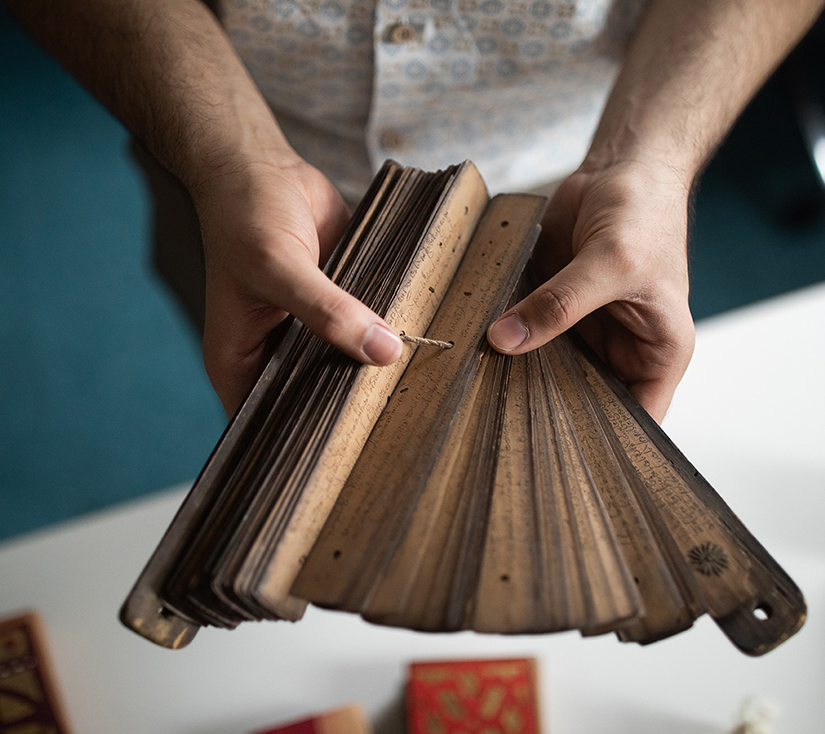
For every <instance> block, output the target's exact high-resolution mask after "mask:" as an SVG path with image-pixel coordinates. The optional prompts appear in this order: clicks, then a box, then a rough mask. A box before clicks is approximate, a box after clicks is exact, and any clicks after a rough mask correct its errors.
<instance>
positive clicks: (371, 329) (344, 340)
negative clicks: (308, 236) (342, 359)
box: [278, 260, 403, 365]
mask: <svg viewBox="0 0 825 734" xmlns="http://www.w3.org/2000/svg"><path fill="white" fill-rule="evenodd" d="M279 296H280V298H279V299H278V303H279V305H281V307H282V308H284V309H285V310H286V311H289V313H291V314H293V315H294V316H295V317H296V318H298V319H299V320H300V321H301V322H302V323H304V324H305V325H306V326H307V327H308V328H309V329H310V330H311V331H312V332H313V333H314V334H315V335H316V336H318V337H320V338H321V339H323V340H324V341H327V342H329V343H330V344H332V345H334V346H336V347H338V349H340V350H341V351H342V352H344V353H345V354H348V355H349V356H350V357H352V358H354V359H357V360H358V361H359V362H364V363H365V364H372V365H387V364H391V363H392V362H395V361H396V360H397V359H398V358H399V357H400V356H401V353H402V351H403V344H402V342H401V339H400V338H399V336H398V335H397V334H396V333H395V332H393V331H392V330H391V329H390V327H389V326H388V325H387V323H386V322H385V321H384V320H383V319H382V318H381V317H380V316H378V315H377V314H375V313H374V312H373V311H371V310H370V309H369V308H367V306H365V305H364V304H363V303H361V301H359V300H358V299H357V298H355V297H354V296H352V295H350V294H349V293H347V292H346V291H344V290H342V289H341V288H339V287H338V286H337V285H335V284H334V283H333V282H332V281H331V280H330V279H329V278H328V277H327V276H326V275H324V273H323V272H322V271H321V270H320V269H319V268H318V267H317V266H316V265H315V264H314V263H311V262H310V261H309V260H307V261H305V263H304V264H303V265H302V266H301V267H297V268H294V269H293V270H292V272H291V273H290V277H289V279H288V281H287V282H286V283H285V284H284V288H283V290H281V293H280V294H279Z"/></svg>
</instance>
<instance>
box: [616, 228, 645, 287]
mask: <svg viewBox="0 0 825 734" xmlns="http://www.w3.org/2000/svg"><path fill="white" fill-rule="evenodd" d="M607 258H608V260H607V265H608V267H609V268H610V271H611V273H612V274H613V275H617V276H619V277H620V278H622V279H631V280H632V279H635V278H638V277H639V276H641V275H642V274H643V273H644V270H645V258H644V255H643V253H642V252H641V250H640V248H639V247H638V245H636V244H635V243H634V242H633V240H632V239H631V238H627V237H622V238H619V239H616V240H614V241H613V242H612V243H611V245H610V247H609V248H608V251H607Z"/></svg>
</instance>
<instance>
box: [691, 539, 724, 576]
mask: <svg viewBox="0 0 825 734" xmlns="http://www.w3.org/2000/svg"><path fill="white" fill-rule="evenodd" d="M688 560H689V561H690V562H691V563H692V564H693V567H694V568H695V569H696V570H697V571H698V572H699V573H701V574H702V575H704V576H721V575H722V572H723V571H725V570H727V568H728V566H729V565H730V564H729V562H728V556H727V554H726V553H725V551H724V550H722V549H721V548H720V547H719V546H718V545H716V543H702V544H701V545H695V546H693V548H691V549H690V550H689V551H688Z"/></svg>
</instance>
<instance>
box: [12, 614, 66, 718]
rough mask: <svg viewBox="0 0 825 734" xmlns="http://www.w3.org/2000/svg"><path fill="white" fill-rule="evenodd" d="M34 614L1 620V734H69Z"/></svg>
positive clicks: (40, 625) (39, 622)
mask: <svg viewBox="0 0 825 734" xmlns="http://www.w3.org/2000/svg"><path fill="white" fill-rule="evenodd" d="M69 732H70V730H69V728H68V726H67V724H66V718H65V716H64V714H63V710H62V708H61V706H60V702H59V700H58V696H57V691H56V688H55V684H54V679H53V677H52V675H51V671H50V667H49V663H48V658H47V654H46V642H45V636H44V628H43V623H42V621H41V620H40V617H39V616H38V615H37V614H35V613H34V612H27V613H24V614H20V615H18V616H15V617H10V618H6V619H3V620H0V734H69Z"/></svg>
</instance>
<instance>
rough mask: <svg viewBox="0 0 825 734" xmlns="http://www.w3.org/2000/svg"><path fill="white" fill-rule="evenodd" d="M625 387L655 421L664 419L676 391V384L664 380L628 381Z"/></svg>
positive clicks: (659, 421) (658, 421)
mask: <svg viewBox="0 0 825 734" xmlns="http://www.w3.org/2000/svg"><path fill="white" fill-rule="evenodd" d="M627 389H628V390H629V391H630V394H631V395H632V396H633V397H634V398H636V400H637V401H638V402H639V404H640V405H641V406H642V407H643V408H644V409H645V410H646V411H647V412H648V413H649V414H650V416H651V417H652V418H653V420H655V421H656V422H657V423H661V422H662V421H663V420H664V419H665V415H666V414H667V411H668V408H669V407H670V403H671V401H672V400H673V395H674V393H675V392H676V386H675V385H673V386H671V385H669V384H668V382H667V381H665V380H648V381H645V382H635V383H633V382H631V383H628V385H627Z"/></svg>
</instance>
